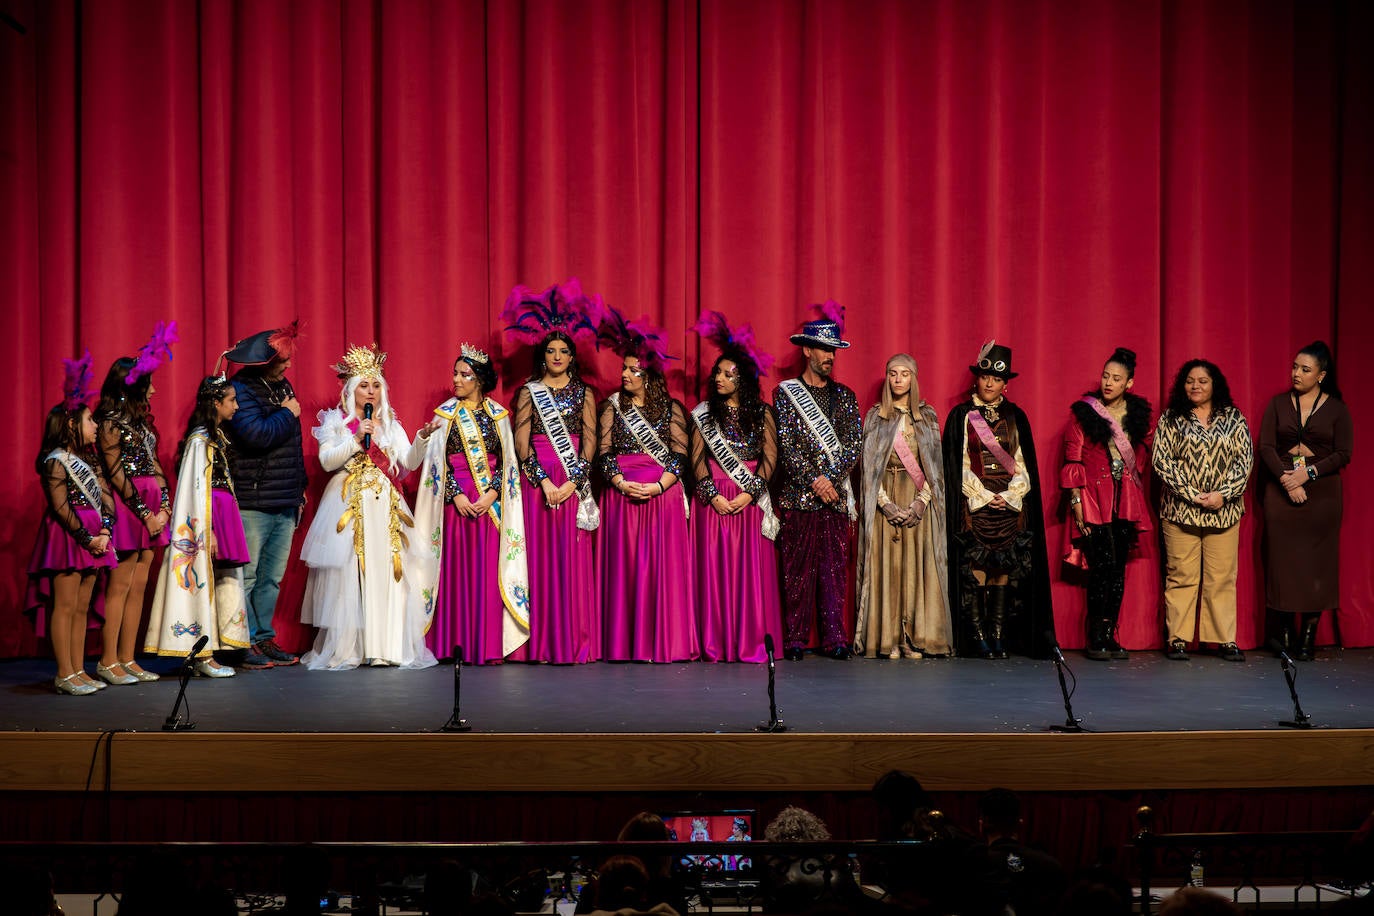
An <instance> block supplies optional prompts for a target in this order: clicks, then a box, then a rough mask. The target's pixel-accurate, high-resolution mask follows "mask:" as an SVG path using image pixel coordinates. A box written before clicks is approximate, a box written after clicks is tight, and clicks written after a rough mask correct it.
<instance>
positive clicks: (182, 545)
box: [143, 375, 248, 677]
mask: <svg viewBox="0 0 1374 916" xmlns="http://www.w3.org/2000/svg"><path fill="white" fill-rule="evenodd" d="M236 410H238V399H237V397H236V395H235V392H234V386H233V385H231V384H229V382H228V380H227V379H225V378H224V376H222V375H212V376H209V377H207V378H205V379H203V380H202V381H201V383H200V387H199V388H198V389H197V390H196V405H195V407H194V408H192V410H191V416H190V419H188V420H187V421H186V435H185V437H184V438H183V439H182V441H181V448H180V449H179V452H180V458H179V460H178V470H177V493H176V500H175V501H174V502H173V504H172V521H171V528H172V543H171V546H170V548H169V549H168V550H167V552H166V553H164V554H163V557H162V571H161V573H160V574H159V575H158V578H157V590H156V592H154V594H153V608H152V612H151V616H150V617H149V619H148V635H147V637H146V639H145V642H144V646H143V650H144V651H145V652H152V653H153V654H155V655H172V656H178V657H181V658H185V657H186V656H187V655H188V654H189V653H190V651H191V649H192V648H194V646H195V644H196V641H197V640H199V639H200V637H201V636H209V637H210V640H209V642H207V643H206V645H205V649H204V652H205V654H204V655H199V656H197V660H196V662H195V669H196V671H197V672H199V673H200V674H201V675H203V676H204V677H232V676H233V674H234V669H233V668H230V667H228V666H227V665H221V664H219V663H218V662H216V661H215V660H214V658H213V657H212V656H211V654H210V653H212V652H214V651H216V650H218V649H244V648H247V647H248V623H247V615H246V612H245V609H244V600H243V568H242V567H243V564H245V563H247V562H248V542H247V540H246V539H245V538H244V534H243V519H242V518H241V517H240V516H239V506H238V503H237V502H236V501H235V499H234V484H233V479H232V478H231V477H230V474H229V448H228V445H229V443H228V440H226V439H225V437H224V432H223V430H222V429H221V425H222V424H224V423H226V422H227V421H228V420H229V419H230V418H231V417H233V416H234V412H235V411H236Z"/></svg>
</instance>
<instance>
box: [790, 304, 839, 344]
mask: <svg viewBox="0 0 1374 916" xmlns="http://www.w3.org/2000/svg"><path fill="white" fill-rule="evenodd" d="M812 308H814V309H815V310H816V312H818V313H819V315H820V317H819V318H815V319H813V320H811V321H808V322H806V323H804V324H803V325H802V329H801V333H800V334H793V335H792V336H791V337H789V338H788V339H789V340H790V341H792V343H794V344H796V345H797V346H799V347H829V348H830V349H831V350H847V349H849V342H848V341H846V340H845V339H844V306H842V305H840V304H839V303H838V302H836V301H835V300H834V299H827V300H825V302H823V303H822V304H820V305H816V306H812Z"/></svg>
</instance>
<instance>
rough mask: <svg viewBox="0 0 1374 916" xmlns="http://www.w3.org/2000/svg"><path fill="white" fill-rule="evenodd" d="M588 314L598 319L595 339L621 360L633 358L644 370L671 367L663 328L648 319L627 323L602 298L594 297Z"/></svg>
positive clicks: (617, 310) (623, 317)
mask: <svg viewBox="0 0 1374 916" xmlns="http://www.w3.org/2000/svg"><path fill="white" fill-rule="evenodd" d="M590 302H591V308H590V309H589V310H588V311H589V314H591V315H593V316H595V320H596V336H597V339H598V340H599V341H601V342H602V343H604V344H606V345H607V346H608V347H609V348H610V349H611V350H612V351H613V352H614V353H616V354H617V355H619V356H621V357H626V356H633V357H635V358H636V359H638V360H639V362H640V364H641V365H643V366H644V367H645V368H648V369H652V370H654V371H655V372H659V373H662V372H664V371H665V370H666V369H667V367H668V360H670V359H677V357H676V356H669V355H668V349H667V346H666V342H665V341H664V339H663V329H662V328H659V327H656V326H655V325H653V324H650V322H649V319H648V317H647V316H645V317H643V318H640V319H638V320H636V321H627V320H626V319H625V316H624V315H622V314H621V313H620V311H619V309H616V308H615V307H614V306H610V305H607V304H606V302H605V300H603V299H602V298H601V297H600V296H593V297H591V300H590Z"/></svg>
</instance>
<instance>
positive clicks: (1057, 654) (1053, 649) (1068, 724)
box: [1045, 630, 1084, 732]
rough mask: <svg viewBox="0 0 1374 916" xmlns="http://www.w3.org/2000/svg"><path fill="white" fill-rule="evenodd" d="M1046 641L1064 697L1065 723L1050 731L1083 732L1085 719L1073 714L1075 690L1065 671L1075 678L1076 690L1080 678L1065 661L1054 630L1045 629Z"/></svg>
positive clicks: (1054, 726)
mask: <svg viewBox="0 0 1374 916" xmlns="http://www.w3.org/2000/svg"><path fill="white" fill-rule="evenodd" d="M1045 641H1046V642H1048V643H1049V644H1050V658H1052V659H1054V670H1055V672H1056V673H1057V674H1058V675H1059V692H1060V693H1061V694H1062V695H1063V697H1064V724H1063V725H1051V726H1050V731H1052V732H1081V731H1083V730H1084V728H1083V720H1082V719H1079V718H1077V717H1076V716H1074V714H1073V702H1072V698H1073V690H1070V689H1069V685H1068V683H1067V682H1065V680H1064V672H1065V671H1068V672H1069V677H1072V678H1073V686H1074V690H1077V689H1078V678H1076V677H1074V674H1073V669H1071V668H1070V667H1069V663H1068V662H1067V661H1065V659H1064V653H1063V651H1061V650H1060V648H1059V640H1058V639H1057V638H1056V637H1055V635H1054V631H1053V630H1046V631H1045Z"/></svg>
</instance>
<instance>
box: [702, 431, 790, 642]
mask: <svg viewBox="0 0 1374 916" xmlns="http://www.w3.org/2000/svg"><path fill="white" fill-rule="evenodd" d="M724 410H725V422H724V424H723V425H722V433H723V435H724V438H725V439H726V440H727V441H728V442H729V443H730V445H731V446H732V448H733V449H734V452H735V454H737V455H738V456H739V457H740V458H742V459H744V461H745V465H746V466H747V467H748V468H749V470H750V471H751V472H753V473H754V474H755V475H756V477H755V480H754V481H753V482H752V483H751V485H750V486H749V487H748V490H749V492H750V494H751V495H752V496H753V497H754V499H755V501H754V502H751V503H750V504H749V505H748V506H745V508H744V511H742V512H740V513H739V514H737V515H721V514H720V513H718V512H716V510H715V509H714V508H712V506H711V499H712V497H714V496H716V495H717V494H719V495H720V496H723V497H725V498H726V499H727V500H730V499H734V498H735V497H736V496H738V495H739V493H740V488H739V486H738V484H736V483H735V481H734V480H733V479H732V478H731V477H730V476H729V475H728V474H726V473H725V472H724V471H723V470H721V467H720V465H718V464H717V463H716V462H715V460H714V458H713V457H712V456H711V451H710V449H709V448H708V446H707V445H706V440H705V439H704V438H703V436H702V434H701V430H700V429H699V428H698V427H697V425H696V423H695V422H693V424H692V439H691V459H692V469H693V476H694V477H695V478H696V497H697V502H698V504H697V505H696V506H694V507H693V512H692V524H691V530H692V545H693V547H694V553H695V556H696V575H697V608H698V616H699V620H700V627H701V657H702V658H703V659H704V660H706V661H712V662H765V661H767V660H768V656H767V653H766V652H765V651H764V639H763V638H764V635H765V634H767V635H771V636H772V637H773V644H774V645H775V646H781V645H782V604H781V601H780V599H779V596H778V560H777V554H776V553H775V551H774V548H773V542H772V541H771V540H769V539H768V538H766V537H764V536H763V533H762V531H761V526H762V522H763V510H762V509H760V508H759V505H758V502H757V500H758V498H759V496H760V495H761V494H763V493H766V492H768V481H769V479H770V478H771V477H772V476H773V470H774V468H775V467H776V466H777V460H778V429H777V424H776V422H775V421H774V418H773V412H772V409H771V408H767V407H765V415H764V422H763V424H762V427H761V428H760V429H754V430H745V429H743V428H742V427H741V425H740V419H739V411H738V409H735V408H728V407H727V408H724Z"/></svg>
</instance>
